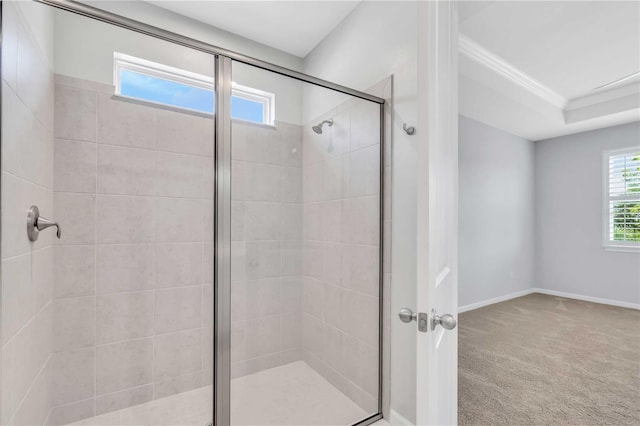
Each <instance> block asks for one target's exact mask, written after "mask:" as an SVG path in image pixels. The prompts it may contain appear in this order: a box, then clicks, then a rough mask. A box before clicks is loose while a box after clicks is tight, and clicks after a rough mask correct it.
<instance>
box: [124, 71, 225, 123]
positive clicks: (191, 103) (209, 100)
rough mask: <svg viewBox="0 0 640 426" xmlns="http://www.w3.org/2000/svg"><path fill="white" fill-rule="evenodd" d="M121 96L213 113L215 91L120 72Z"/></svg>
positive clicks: (130, 72)
mask: <svg viewBox="0 0 640 426" xmlns="http://www.w3.org/2000/svg"><path fill="white" fill-rule="evenodd" d="M120 94H121V95H123V96H129V97H132V98H136V99H144V100H147V101H151V102H158V103H162V104H166V105H172V106H176V107H180V108H189V109H192V110H196V111H202V112H207V113H213V107H214V101H213V91H211V90H206V89H201V88H199V87H193V86H189V85H187V84H181V83H176V82H175V81H170V80H164V79H162V78H158V77H152V76H149V75H145V74H140V73H137V72H133V71H129V70H122V71H121V72H120Z"/></svg>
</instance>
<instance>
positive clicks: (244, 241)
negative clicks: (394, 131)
mask: <svg viewBox="0 0 640 426" xmlns="http://www.w3.org/2000/svg"><path fill="white" fill-rule="evenodd" d="M230 68H231V75H230V76H229V78H228V79H227V80H226V84H227V85H230V89H229V90H228V91H226V92H225V91H224V90H221V91H220V92H219V93H220V95H221V96H225V97H230V99H229V104H230V116H231V117H230V120H231V123H230V125H229V130H230V158H229V161H230V163H231V169H230V170H231V174H230V177H231V179H230V194H229V201H230V202H231V208H230V216H229V217H230V221H229V224H228V226H229V227H230V257H231V259H230V263H231V269H230V276H229V277H221V276H218V277H219V278H220V280H219V282H218V284H217V286H218V288H219V291H220V292H222V293H220V294H224V288H225V286H227V287H228V289H229V295H228V297H229V309H228V311H227V312H225V309H224V306H223V307H222V308H221V309H220V311H219V312H220V313H221V314H222V315H223V316H222V317H220V316H219V317H218V321H219V322H220V325H221V326H222V327H228V330H229V335H230V336H229V339H228V340H227V341H226V342H225V345H226V344H229V345H230V351H229V353H228V354H226V355H225V354H224V353H222V354H220V352H219V354H220V356H221V357H224V356H228V358H226V359H225V360H224V362H222V363H220V364H218V365H219V366H220V368H221V372H220V373H221V375H226V377H225V378H224V379H222V380H223V381H225V380H228V384H225V385H224V386H222V387H219V388H217V390H219V391H221V392H224V391H225V386H228V388H227V389H230V393H229V395H228V398H229V400H228V401H227V402H226V403H225V404H223V406H222V407H221V409H222V410H224V409H225V407H224V405H226V404H228V406H230V417H229V420H228V422H229V424H231V425H234V426H236V425H255V424H260V425H351V424H360V423H361V422H362V424H367V423H369V422H371V421H373V420H375V419H376V418H377V417H376V416H377V415H378V413H379V412H380V388H381V384H380V374H381V373H380V370H381V369H380V365H381V359H380V343H381V342H380V316H381V310H380V306H381V305H380V298H381V285H380V278H381V275H380V274H381V250H380V247H381V214H382V213H381V203H380V197H381V190H380V182H381V172H380V164H381V140H380V139H381V138H380V134H381V123H380V117H381V113H380V111H381V108H380V105H379V104H378V103H374V102H371V101H368V100H364V99H359V98H356V97H354V96H350V95H346V94H343V93H339V92H337V91H333V90H330V89H327V88H323V87H320V86H316V85H313V84H311V83H307V82H302V81H299V80H296V79H294V78H291V77H285V76H282V75H280V74H276V73H274V72H271V71H267V70H264V69H260V68H257V67H254V66H250V65H246V64H243V63H240V62H236V61H233V63H232V64H231V65H230ZM227 71H228V70H227ZM224 84H225V82H224V81H223V85H224ZM221 130H222V129H221ZM219 200H220V199H219ZM223 201H224V200H223ZM221 232H224V229H221ZM219 261H220V259H219ZM225 279H228V282H227V283H225V281H224V280H225ZM219 302H222V304H224V303H225V301H224V300H222V301H219ZM219 306H220V305H219ZM224 315H228V317H227V318H225V317H224ZM225 320H228V321H229V322H228V324H227V325H224V321H225ZM219 330H220V329H219ZM223 331H224V330H223ZM224 421H225V420H222V422H224ZM218 424H223V423H218Z"/></svg>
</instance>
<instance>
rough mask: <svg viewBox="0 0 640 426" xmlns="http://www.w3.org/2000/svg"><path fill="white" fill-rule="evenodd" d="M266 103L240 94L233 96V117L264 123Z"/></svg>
mask: <svg viewBox="0 0 640 426" xmlns="http://www.w3.org/2000/svg"><path fill="white" fill-rule="evenodd" d="M263 114H264V105H262V103H260V102H256V101H250V100H248V99H244V98H240V97H238V96H231V117H233V118H238V119H240V120H247V121H253V122H254V123H262V122H263V117H264V115H263Z"/></svg>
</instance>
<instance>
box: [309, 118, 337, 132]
mask: <svg viewBox="0 0 640 426" xmlns="http://www.w3.org/2000/svg"><path fill="white" fill-rule="evenodd" d="M324 123H327V124H328V125H329V127H331V126H333V118H330V119H329V120H324V121H323V122H322V123H319V124H318V125H317V126H313V127H311V129H312V130H313V131H314V132H316V133H317V134H319V135H321V134H322V126H324Z"/></svg>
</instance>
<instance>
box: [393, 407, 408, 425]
mask: <svg viewBox="0 0 640 426" xmlns="http://www.w3.org/2000/svg"><path fill="white" fill-rule="evenodd" d="M389 417H390V418H389V424H390V425H391V426H413V423H411V422H410V421H409V420H407V419H406V418H404V417H403V416H402V415H400V414H398V412H397V411H395V410H390V412H389Z"/></svg>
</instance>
